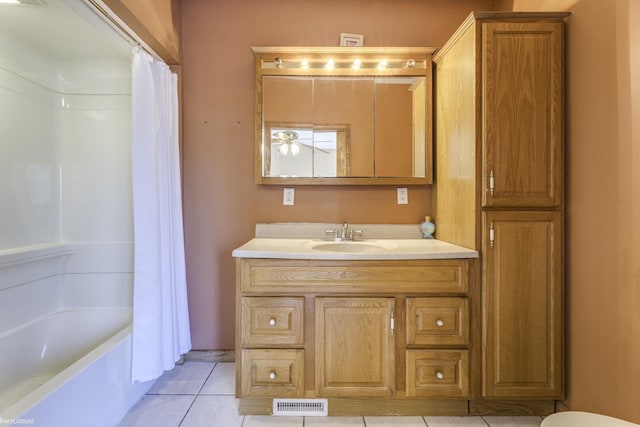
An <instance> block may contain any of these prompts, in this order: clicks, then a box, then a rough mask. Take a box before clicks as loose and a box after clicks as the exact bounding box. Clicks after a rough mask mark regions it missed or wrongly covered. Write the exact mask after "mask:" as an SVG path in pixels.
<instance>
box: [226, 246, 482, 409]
mask: <svg viewBox="0 0 640 427" xmlns="http://www.w3.org/2000/svg"><path fill="white" fill-rule="evenodd" d="M474 262H475V261H474V260H469V259H436V260H405V261H400V260H394V261H340V260H336V261H329V260H289V259H244V258H239V259H238V260H237V299H238V303H237V304H238V305H237V307H238V314H237V316H238V319H237V327H236V341H237V350H236V362H237V363H236V370H237V372H236V375H237V377H236V395H237V397H238V398H239V399H240V405H239V407H240V412H241V413H244V414H268V413H270V411H271V405H272V399H273V398H327V399H329V414H330V415H365V414H368V415H391V414H406V415H420V414H422V415H427V414H433V415H438V414H439V415H466V414H467V413H468V401H469V398H470V395H471V392H470V354H471V353H472V352H473V351H474V350H473V342H472V340H471V334H470V330H471V326H470V323H471V305H472V303H471V301H470V298H471V296H472V295H474V292H473V291H471V290H470V285H471V280H470V276H469V272H470V269H471V267H470V266H471V264H472V263H474ZM476 294H477V293H476Z"/></svg>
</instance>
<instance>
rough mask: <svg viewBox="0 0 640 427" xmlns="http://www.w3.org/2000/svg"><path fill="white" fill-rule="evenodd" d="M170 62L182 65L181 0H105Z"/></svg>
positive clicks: (152, 47)
mask: <svg viewBox="0 0 640 427" xmlns="http://www.w3.org/2000/svg"><path fill="white" fill-rule="evenodd" d="M104 3H105V4H106V5H107V6H108V7H109V8H110V9H111V10H112V11H113V12H114V13H115V14H116V15H118V17H119V18H121V19H122V20H123V21H124V22H125V23H126V24H127V25H128V26H129V27H130V28H131V29H132V30H133V31H134V32H135V33H136V34H137V35H138V36H140V37H141V38H142V39H143V40H144V42H145V43H147V44H148V45H149V47H150V48H151V49H153V50H154V51H155V52H156V53H157V54H158V55H160V57H161V58H162V59H163V60H164V61H165V62H166V63H167V64H169V65H176V64H180V61H181V58H182V52H181V47H182V44H181V39H180V36H181V32H182V28H181V23H182V17H181V5H180V4H181V0H104Z"/></svg>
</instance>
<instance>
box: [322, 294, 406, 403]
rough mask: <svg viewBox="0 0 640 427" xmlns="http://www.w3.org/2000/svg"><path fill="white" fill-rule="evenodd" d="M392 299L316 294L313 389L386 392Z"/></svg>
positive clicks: (391, 371)
mask: <svg viewBox="0 0 640 427" xmlns="http://www.w3.org/2000/svg"><path fill="white" fill-rule="evenodd" d="M394 306H395V299H393V298H366V297H364V298H362V297H358V298H316V304H315V309H316V312H315V313H316V315H315V317H316V320H315V322H316V394H317V395H318V396H360V397H366V396H380V397H383V396H391V395H392V394H393V389H394V378H395V368H394V361H395V358H394V340H393V335H392V333H393V331H392V329H391V323H392V322H391V317H392V313H393V310H394Z"/></svg>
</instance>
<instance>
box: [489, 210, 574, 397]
mask: <svg viewBox="0 0 640 427" xmlns="http://www.w3.org/2000/svg"><path fill="white" fill-rule="evenodd" d="M483 224H484V226H485V227H484V228H485V230H488V229H489V227H490V226H492V227H493V230H494V232H493V234H494V242H493V246H492V245H491V244H490V242H489V239H488V237H489V235H488V233H486V234H485V247H484V248H483V249H484V250H483V253H484V272H485V277H484V283H485V306H484V310H483V321H484V339H485V343H486V351H485V354H484V381H483V382H484V394H485V396H488V397H515V396H546V397H555V398H561V397H562V393H563V386H562V384H563V381H562V378H563V344H562V343H563V324H562V319H563V291H562V289H563V287H562V280H563V271H562V265H563V248H562V214H561V213H560V212H553V211H549V212H546V211H539V212H518V211H514V212H502V211H501V212H486V213H485V214H484V215H483Z"/></svg>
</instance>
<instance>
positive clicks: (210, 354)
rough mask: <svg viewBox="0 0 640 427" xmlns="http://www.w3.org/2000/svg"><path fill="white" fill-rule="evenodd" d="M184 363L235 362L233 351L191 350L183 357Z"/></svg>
mask: <svg viewBox="0 0 640 427" xmlns="http://www.w3.org/2000/svg"><path fill="white" fill-rule="evenodd" d="M184 360H185V361H186V362H235V360H236V352H235V351H234V350H191V351H190V352H189V353H187V354H185V355H184Z"/></svg>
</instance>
